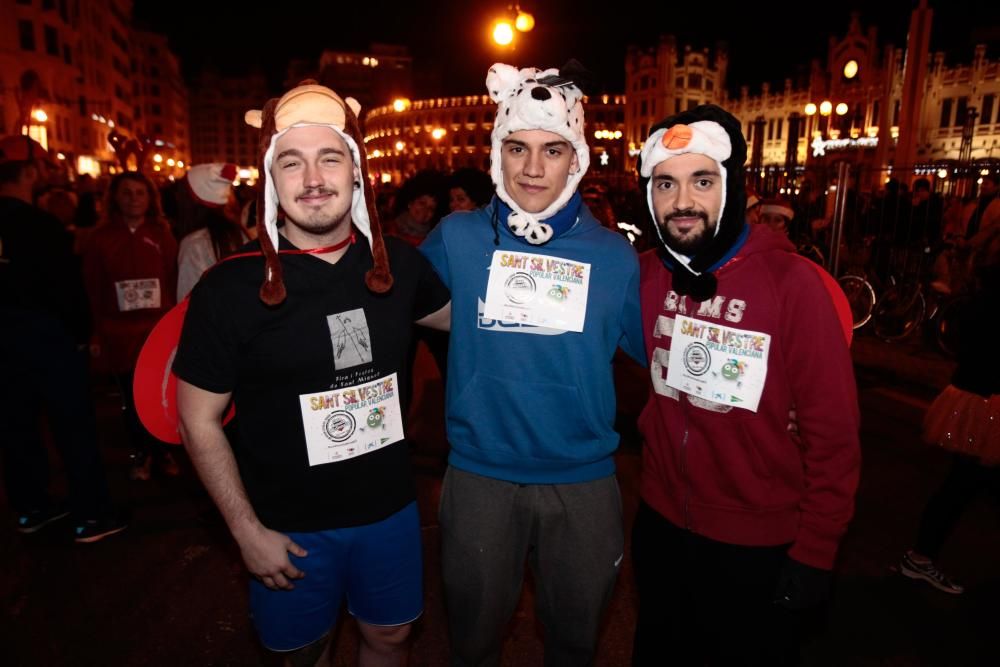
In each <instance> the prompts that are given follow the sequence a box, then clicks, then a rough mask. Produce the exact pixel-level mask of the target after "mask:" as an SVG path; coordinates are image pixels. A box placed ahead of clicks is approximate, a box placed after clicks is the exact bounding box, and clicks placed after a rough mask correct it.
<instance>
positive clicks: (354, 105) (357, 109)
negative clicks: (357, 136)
mask: <svg viewBox="0 0 1000 667" xmlns="http://www.w3.org/2000/svg"><path fill="white" fill-rule="evenodd" d="M344 104H346V105H347V106H348V107H350V108H351V111H353V112H354V115H355V116H357V117H358V118H361V103H360V102H358V101H357V100H356V99H354V98H353V97H348V98H347V99H345V100H344Z"/></svg>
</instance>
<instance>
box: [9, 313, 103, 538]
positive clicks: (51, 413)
mask: <svg viewBox="0 0 1000 667" xmlns="http://www.w3.org/2000/svg"><path fill="white" fill-rule="evenodd" d="M2 316H3V326H0V369H2V373H3V377H2V378H0V428H2V429H3V430H4V433H3V436H2V438H0V442H2V449H3V455H4V480H5V487H6V490H7V498H8V501H9V503H10V506H11V509H13V510H14V511H15V512H18V513H26V512H31V511H37V510H44V509H47V508H48V507H49V503H50V500H49V496H48V486H49V461H48V456H47V454H46V451H45V446H44V444H43V442H42V437H41V426H42V419H41V416H42V414H44V415H45V417H46V418H47V424H48V427H49V431H50V432H51V435H52V439H53V441H54V442H55V445H56V447H57V449H58V451H59V453H60V455H61V456H62V459H63V463H64V465H65V466H66V475H67V478H68V481H69V502H70V510H71V511H72V513H73V515H74V517H75V518H77V519H80V520H83V519H95V518H99V517H102V516H106V515H107V514H108V513H109V512H110V511H111V501H110V497H109V493H108V483H107V479H106V478H105V475H104V466H103V463H102V461H101V455H100V452H99V450H98V444H97V421H96V417H95V414H94V405H93V401H92V400H91V397H90V387H89V381H88V376H87V359H86V356H85V354H84V353H83V352H81V351H79V350H77V348H76V345H75V343H74V341H73V339H72V337H71V336H70V334H69V332H68V331H67V330H66V328H65V326H63V324H62V323H61V322H60V321H59V320H58V319H56V318H55V317H54V316H52V315H49V314H46V313H33V312H25V311H14V312H12V311H3V312H2Z"/></svg>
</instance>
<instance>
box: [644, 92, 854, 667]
mask: <svg viewBox="0 0 1000 667" xmlns="http://www.w3.org/2000/svg"><path fill="white" fill-rule="evenodd" d="M745 160H746V142H745V140H744V139H743V136H742V134H741V132H740V124H739V121H737V120H736V119H735V118H733V117H732V116H731V115H730V114H729V113H727V112H726V111H724V110H723V109H720V108H719V107H715V106H711V105H705V106H701V107H697V108H696V109H693V110H690V111H687V112H684V113H681V114H678V115H676V116H673V117H671V118H668V119H667V120H665V121H663V122H662V123H660V124H659V125H656V126H654V127H653V128H652V131H651V135H650V136H649V137H648V138H647V140H646V142H645V145H644V148H643V151H642V154H641V162H640V177H641V180H640V190H641V191H642V192H644V193H646V197H647V203H648V205H649V209H650V212H651V214H652V215H653V218H654V222H655V226H654V228H655V229H656V232H657V234H658V236H659V239H660V242H661V245H662V247H660V248H658V249H657V250H652V251H649V252H647V253H645V254H643V255H642V257H641V259H640V275H641V279H640V300H641V304H642V319H643V327H644V330H645V332H646V351H647V357H648V358H649V359H650V362H651V363H650V373H651V379H652V389H653V391H652V392H651V394H650V399H649V402H648V403H647V405H646V407H645V409H644V410H643V413H642V415H641V417H640V420H639V428H640V431H641V432H642V434H643V437H644V440H645V445H644V450H643V461H642V475H641V482H640V495H641V504H640V508H639V511H638V514H637V516H636V521H635V526H634V530H633V536H632V557H633V561H634V564H635V572H636V582H637V591H638V596H639V613H638V619H637V627H636V640H635V648H634V656H633V661H634V664H637V665H646V664H663V663H664V662H665V661H666V660H667V658H666V657H665V653H664V651H665V650H667V648H666V647H669V651H670V653H669V654H666V655H668V656H669V658H670V661H671V662H672V663H673V662H676V663H677V664H688V663H698V664H704V663H705V662H708V663H709V664H713V665H714V664H720V665H730V664H740V665H748V664H753V665H757V664H766V665H778V664H794V663H795V662H797V660H798V649H799V641H800V639H799V637H800V631H799V624H800V620H801V618H802V614H801V613H798V612H800V611H801V610H804V609H806V608H808V607H812V606H814V605H816V604H819V603H820V602H822V601H824V600H825V598H826V596H827V594H828V588H829V580H830V572H831V570H832V568H833V566H834V560H835V556H836V552H837V546H838V543H839V542H840V540H841V538H842V537H843V535H844V532H845V531H846V529H847V524H848V521H849V520H850V518H851V516H852V514H853V511H854V495H855V491H856V489H857V484H858V475H859V468H860V447H859V441H858V428H859V415H858V406H857V396H856V387H855V381H854V374H853V369H852V365H851V358H850V354H849V350H848V344H847V340H846V336H845V333H844V330H843V327H842V324H841V322H840V320H839V319H838V313H837V308H836V305H835V299H837V298H838V295H836V294H835V293H833V292H832V291H828V288H827V287H826V286H825V283H824V280H823V278H822V277H821V276H820V274H819V272H818V270H817V269H816V268H814V266H813V265H812V264H811V263H810V262H809V261H808V260H806V259H804V258H801V257H798V256H797V255H796V254H795V249H794V248H793V247H792V245H791V244H790V243H789V242H788V240H787V239H786V238H785V237H784V236H782V235H780V234H776V233H774V232H773V231H771V230H769V229H767V228H766V227H763V226H759V225H747V224H746V221H745V212H744V209H745V202H746V192H745V186H744V172H743V164H744V162H745ZM839 296H840V298H842V295H839ZM793 410H794V411H795V413H796V414H797V424H798V431H799V435H798V436H796V435H795V433H793V432H790V431H789V428H788V426H789V416H790V413H791V412H792V411H793Z"/></svg>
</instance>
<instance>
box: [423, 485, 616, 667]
mask: <svg viewBox="0 0 1000 667" xmlns="http://www.w3.org/2000/svg"><path fill="white" fill-rule="evenodd" d="M440 521H441V533H442V545H441V550H442V565H443V568H444V588H445V601H446V603H447V608H448V623H449V626H450V636H451V651H452V664H453V665H456V666H458V665H461V666H469V667H471V666H473V665H475V666H480V665H484V666H486V665H498V664H499V662H500V647H501V644H502V642H503V634H504V630H505V628H506V626H507V622H508V621H509V620H510V617H511V614H513V612H514V608H515V607H516V605H517V602H518V599H519V597H520V593H521V584H522V580H523V577H524V562H525V558H526V557H527V560H528V562H529V564H530V566H531V569H532V572H533V574H534V577H535V582H536V589H537V597H536V601H535V609H536V613H537V615H538V618H539V620H541V622H542V623H543V624H544V626H545V664H546V665H558V666H559V667H562V666H563V665H590V664H592V663H593V660H594V653H595V651H596V647H597V631H598V627H599V625H600V622H601V618H602V616H603V614H604V610H605V608H606V607H607V605H608V602H609V601H610V599H611V593H612V590H613V589H614V585H615V579H616V577H617V576H618V569H619V567H620V566H621V561H622V554H623V549H624V536H623V526H622V506H621V495H620V493H619V491H618V482H617V481H616V480H615V477H614V475H611V476H609V477H606V478H604V479H599V480H596V481H593V482H582V483H578V484H516V483H512V482H505V481H501V480H497V479H491V478H488V477H482V476H479V475H474V474H472V473H468V472H464V471H461V470H458V469H456V468H452V467H449V468H448V471H447V473H446V474H445V479H444V487H443V489H442V491H441V507H440Z"/></svg>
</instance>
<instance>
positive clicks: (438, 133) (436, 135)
mask: <svg viewBox="0 0 1000 667" xmlns="http://www.w3.org/2000/svg"><path fill="white" fill-rule="evenodd" d="M445 134H447V130H445V129H444V128H443V127H435V128H434V129H433V130H431V138H432V139H434V141H440V140H441V139H442V138H443V137H444V135H445Z"/></svg>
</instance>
